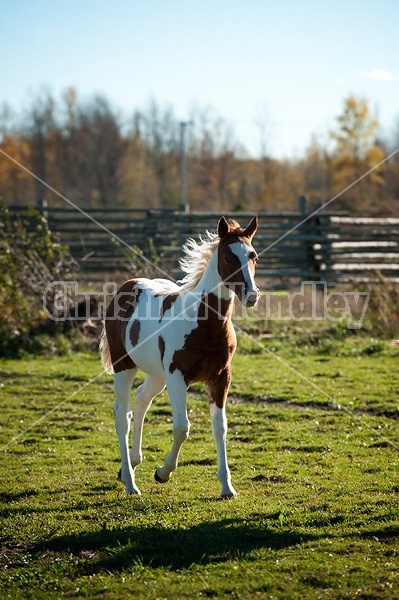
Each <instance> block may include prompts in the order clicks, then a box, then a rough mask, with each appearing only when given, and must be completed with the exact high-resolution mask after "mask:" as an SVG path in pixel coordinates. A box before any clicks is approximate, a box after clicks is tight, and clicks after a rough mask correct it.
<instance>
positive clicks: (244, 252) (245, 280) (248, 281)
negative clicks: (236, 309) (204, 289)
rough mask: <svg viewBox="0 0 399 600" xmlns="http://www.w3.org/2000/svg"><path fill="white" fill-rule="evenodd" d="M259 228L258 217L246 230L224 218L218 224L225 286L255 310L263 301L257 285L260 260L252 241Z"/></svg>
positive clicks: (220, 273)
mask: <svg viewBox="0 0 399 600" xmlns="http://www.w3.org/2000/svg"><path fill="white" fill-rule="evenodd" d="M257 228H258V217H254V218H253V219H252V221H251V222H250V223H249V225H248V227H247V228H246V229H243V228H242V227H240V225H239V224H238V223H237V222H236V221H231V222H228V221H226V219H225V217H222V218H221V219H220V220H219V223H218V228H217V231H218V234H219V238H220V242H219V247H218V271H219V275H220V277H221V278H222V281H223V283H224V285H225V286H226V287H227V288H229V289H230V290H232V291H233V292H234V293H235V294H236V295H237V296H238V298H239V299H240V300H241V302H242V303H243V304H244V305H245V306H254V305H255V304H256V303H257V301H258V300H259V289H258V288H257V286H256V283H255V279H254V276H255V265H256V261H257V260H258V255H257V254H256V252H255V250H254V248H253V246H252V238H253V236H254V235H255V232H256V230H257Z"/></svg>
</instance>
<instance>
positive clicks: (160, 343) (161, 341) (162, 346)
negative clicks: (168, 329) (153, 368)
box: [158, 335, 165, 364]
mask: <svg viewBox="0 0 399 600" xmlns="http://www.w3.org/2000/svg"><path fill="white" fill-rule="evenodd" d="M158 348H159V352H160V354H161V362H162V364H163V357H164V356H165V340H164V339H163V337H162V335H160V336H159V338H158Z"/></svg>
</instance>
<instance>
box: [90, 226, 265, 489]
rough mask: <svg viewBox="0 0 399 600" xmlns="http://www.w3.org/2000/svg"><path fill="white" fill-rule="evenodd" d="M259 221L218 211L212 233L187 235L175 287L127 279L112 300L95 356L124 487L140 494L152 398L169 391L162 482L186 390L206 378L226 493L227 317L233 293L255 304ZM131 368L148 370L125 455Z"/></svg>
mask: <svg viewBox="0 0 399 600" xmlns="http://www.w3.org/2000/svg"><path fill="white" fill-rule="evenodd" d="M257 225H258V220H257V217H254V218H253V219H252V221H251V222H250V223H249V225H248V227H247V228H246V229H243V228H241V227H240V226H239V224H238V223H237V222H235V221H234V222H227V221H226V219H225V218H224V217H222V218H221V219H220V221H219V223H218V228H217V234H210V233H209V232H207V233H206V236H205V238H204V239H201V241H200V243H197V242H195V241H194V240H188V242H187V244H186V246H184V250H185V253H186V257H185V258H184V259H183V260H181V261H180V265H181V267H182V269H183V270H184V271H185V272H186V276H185V278H184V279H183V283H182V285H181V286H180V287H179V286H178V285H176V284H174V283H172V282H171V281H167V280H162V279H154V280H149V279H131V280H129V281H127V282H126V283H124V284H123V285H122V286H121V288H120V289H119V290H118V292H117V294H116V295H115V297H114V298H113V299H112V301H111V303H110V305H109V307H108V310H107V316H106V321H105V330H104V333H103V336H102V340H101V348H102V360H103V365H104V367H105V369H106V370H107V371H108V372H111V373H112V372H114V386H115V394H116V401H115V407H114V415H115V426H116V431H117V434H118V437H119V445H120V452H121V460H122V468H121V471H120V479H121V481H122V482H123V483H124V484H125V487H126V491H127V492H128V493H129V494H131V493H136V494H140V490H139V489H138V487H137V485H136V482H135V473H134V472H135V468H136V466H137V465H138V464H139V463H140V462H141V461H142V452H141V444H142V431H143V422H144V417H145V415H146V412H147V410H148V408H149V407H150V404H151V402H152V400H153V398H154V397H155V396H156V395H157V394H159V393H160V392H162V390H164V388H165V385H166V387H167V390H168V394H169V398H170V402H171V405H172V410H173V445H172V448H171V450H170V452H169V454H168V455H167V457H166V459H165V462H164V464H163V466H162V467H158V468H157V469H156V471H155V479H156V481H158V482H159V483H164V482H166V481H168V479H169V477H170V474H171V472H172V471H174V470H175V469H176V467H177V462H178V457H179V452H180V448H181V446H182V444H183V442H184V441H185V440H186V439H187V437H188V434H189V430H190V422H189V420H188V416H187V389H188V387H189V385H190V384H191V383H194V382H197V381H203V382H205V385H206V388H207V391H208V396H209V405H210V412H211V422H212V431H213V434H214V437H215V441H216V448H217V458H218V478H219V481H220V482H221V484H222V494H221V495H222V497H223V498H233V497H235V496H236V492H235V490H234V488H233V486H232V484H231V476H230V470H229V467H228V464H227V455H226V433H227V420H226V410H225V404H226V398H227V393H228V390H229V386H230V381H231V360H232V358H233V355H234V352H235V349H236V336H235V332H234V328H233V325H232V322H231V314H232V310H233V301H234V297H235V296H238V298H239V299H240V301H241V302H242V303H243V304H244V305H246V306H254V305H255V304H256V302H257V301H258V298H259V290H258V288H257V287H256V284H255V281H254V273H255V263H256V260H257V255H256V252H255V250H254V249H253V247H252V238H253V236H254V234H255V231H256V229H257ZM137 369H141V370H142V371H144V372H145V373H146V374H147V377H146V379H145V381H144V383H143V384H142V385H140V386H139V387H138V389H137V393H136V400H135V404H134V415H133V446H132V449H131V451H130V453H129V431H130V424H131V419H132V411H131V408H130V392H131V388H132V384H133V379H134V377H135V375H136V372H137Z"/></svg>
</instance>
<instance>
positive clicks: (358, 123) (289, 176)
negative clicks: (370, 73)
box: [0, 88, 399, 215]
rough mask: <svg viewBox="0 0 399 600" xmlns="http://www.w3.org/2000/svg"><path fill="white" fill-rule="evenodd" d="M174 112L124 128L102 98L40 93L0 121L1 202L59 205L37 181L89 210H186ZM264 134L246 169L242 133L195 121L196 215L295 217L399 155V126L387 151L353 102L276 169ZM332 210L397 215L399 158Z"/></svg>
mask: <svg viewBox="0 0 399 600" xmlns="http://www.w3.org/2000/svg"><path fill="white" fill-rule="evenodd" d="M179 125H180V124H179V120H178V118H177V116H176V114H175V113H174V110H173V109H172V108H170V107H162V106H160V105H159V104H158V103H157V102H155V101H152V102H150V103H149V104H148V106H146V107H145V109H142V110H135V111H134V112H133V114H132V115H131V117H130V118H128V119H126V118H124V117H123V116H122V115H121V113H120V112H119V111H118V110H117V109H116V108H115V107H113V106H112V105H111V104H110V102H109V101H108V100H107V98H105V97H104V96H102V95H96V96H93V97H91V98H90V99H89V100H86V101H82V100H81V99H80V98H79V96H78V94H77V92H76V90H75V89H73V88H70V89H67V90H66V91H65V92H64V93H63V94H62V95H61V97H60V98H59V99H55V98H54V97H53V96H52V95H51V94H50V93H49V92H45V91H43V92H41V93H39V94H38V95H37V96H36V97H34V98H33V99H32V101H31V104H30V106H29V107H28V108H27V109H26V110H25V111H24V113H23V115H15V114H13V113H12V111H11V110H10V108H9V107H8V106H7V105H3V108H2V110H1V112H0V149H2V150H3V151H4V152H5V153H6V154H8V155H9V156H11V157H12V158H13V159H14V160H15V161H17V162H19V163H21V164H22V165H24V166H25V167H26V168H27V169H29V170H30V171H32V172H33V173H35V175H36V176H37V177H38V179H34V178H32V176H31V175H29V174H28V173H27V172H26V171H24V170H23V169H21V168H20V167H19V166H18V165H17V164H16V163H15V162H12V161H10V160H9V159H8V158H7V157H6V156H5V155H3V154H0V195H1V196H3V198H4V200H5V201H6V203H8V204H26V203H32V204H37V202H38V201H39V200H41V199H43V198H44V197H47V198H48V199H49V200H51V203H57V202H58V203H61V202H62V200H60V199H57V198H56V197H54V196H53V197H51V198H50V196H51V193H50V192H48V191H47V190H46V188H45V187H44V186H43V184H42V183H41V182H40V180H42V181H45V182H46V183H47V184H49V185H50V186H52V187H53V188H55V189H57V190H59V191H60V192H61V193H62V194H63V195H64V196H66V197H67V198H69V199H70V200H72V201H73V202H75V203H77V204H78V205H79V206H81V207H113V206H120V207H131V208H134V207H143V206H146V207H154V208H155V207H166V208H178V207H179V205H180V202H181V192H180V190H181V147H182V145H181V127H180V126H179ZM265 131H266V128H265V127H264V124H263V126H262V124H259V135H260V142H261V143H260V150H261V151H260V156H259V157H258V158H252V157H250V156H249V155H248V154H247V152H246V151H245V148H244V147H243V145H242V144H241V143H240V141H239V140H238V139H237V137H236V135H235V132H234V128H233V126H232V125H231V124H229V123H228V122H226V121H225V120H224V119H223V118H221V117H220V115H218V114H217V113H216V112H215V111H214V110H212V109H209V108H196V109H193V111H192V114H191V115H190V125H189V126H187V127H186V128H185V149H186V157H187V175H188V201H189V204H190V207H191V209H192V210H206V209H209V210H210V209H212V210H220V211H235V210H238V211H239V210H243V209H244V210H266V211H268V210H270V211H273V210H295V209H296V199H297V197H298V195H306V196H308V197H309V199H310V201H311V202H315V203H319V202H322V203H323V202H326V201H328V200H329V199H330V198H332V197H334V196H335V195H336V194H339V193H340V192H341V191H342V190H343V189H345V188H347V187H348V186H350V185H351V184H352V182H354V181H356V180H358V179H360V178H361V177H362V176H363V174H364V173H366V172H367V171H368V170H370V169H372V168H373V167H374V166H375V165H376V164H378V163H380V162H381V161H383V160H384V158H385V157H386V156H387V155H389V153H390V152H392V151H393V150H395V149H396V148H398V147H399V123H398V127H397V129H396V131H394V132H393V133H392V136H391V138H390V139H389V140H383V139H382V138H381V137H379V135H378V122H377V119H376V118H375V117H374V116H373V114H372V113H371V111H370V108H369V105H368V102H367V100H365V99H363V98H356V97H353V96H349V97H347V98H346V99H345V100H344V102H343V109H342V113H341V114H339V115H338V116H337V119H336V122H335V128H334V130H333V131H331V132H328V134H327V135H325V136H324V138H320V137H317V135H315V136H314V137H313V139H312V140H311V141H310V144H309V146H308V148H307V149H306V151H305V153H304V155H303V156H302V157H300V158H296V159H286V160H277V159H276V158H273V157H272V156H270V154H269V153H268V152H267V148H268V143H267V141H268V140H267V135H266V133H265ZM334 208H335V209H338V208H339V209H346V210H350V211H351V212H358V213H362V214H374V215H389V214H395V213H397V210H398V208H399V154H397V155H395V156H393V157H392V158H391V159H389V160H388V161H386V162H384V163H383V164H382V165H381V166H380V167H379V168H377V169H375V170H373V171H372V172H371V173H370V174H369V175H368V176H367V177H365V178H364V179H362V180H361V181H359V182H358V183H357V184H356V185H355V186H353V187H351V188H350V189H348V190H347V191H346V192H345V193H344V194H342V196H340V198H339V199H338V200H337V201H336V202H334Z"/></svg>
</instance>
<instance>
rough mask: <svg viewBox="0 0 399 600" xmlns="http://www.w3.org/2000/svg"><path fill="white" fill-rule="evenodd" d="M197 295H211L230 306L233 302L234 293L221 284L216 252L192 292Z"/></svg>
mask: <svg viewBox="0 0 399 600" xmlns="http://www.w3.org/2000/svg"><path fill="white" fill-rule="evenodd" d="M193 291H194V292H195V293H197V294H203V293H205V294H206V293H208V294H209V293H211V294H214V295H215V296H216V297H217V298H220V299H221V300H223V301H226V303H227V304H228V305H230V304H231V303H232V302H233V300H234V292H232V291H231V290H229V289H228V288H227V287H226V286H225V285H224V284H223V282H222V279H221V277H220V275H219V271H218V252H217V250H216V252H215V254H214V255H213V256H212V258H211V260H210V261H209V264H208V266H207V268H206V269H205V272H204V274H203V275H202V277H201V279H200V280H199V282H198V283H197V285H196V287H195V288H194V290H193Z"/></svg>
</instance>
